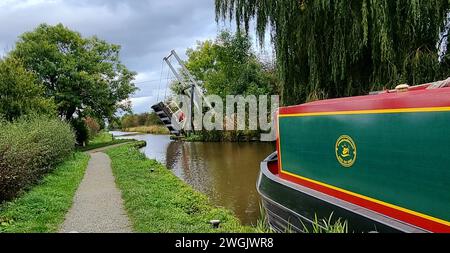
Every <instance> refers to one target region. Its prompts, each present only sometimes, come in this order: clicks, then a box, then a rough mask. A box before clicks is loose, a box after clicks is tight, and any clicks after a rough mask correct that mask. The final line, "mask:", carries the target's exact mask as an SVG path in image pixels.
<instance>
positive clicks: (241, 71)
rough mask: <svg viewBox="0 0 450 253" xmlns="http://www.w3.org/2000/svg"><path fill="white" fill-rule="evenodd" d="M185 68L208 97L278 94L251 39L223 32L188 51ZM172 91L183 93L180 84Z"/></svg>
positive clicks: (271, 72)
mask: <svg viewBox="0 0 450 253" xmlns="http://www.w3.org/2000/svg"><path fill="white" fill-rule="evenodd" d="M186 54H187V56H188V60H187V62H186V67H187V68H188V69H189V71H190V72H191V74H192V75H193V76H194V78H195V79H196V80H198V81H199V83H200V84H201V85H202V86H203V88H204V89H205V90H206V93H207V94H208V95H219V96H221V97H222V98H225V97H226V96H227V95H256V96H258V95H266V94H277V93H278V91H277V79H276V76H275V75H274V72H273V70H272V69H271V68H270V65H269V64H263V63H262V62H261V61H260V60H259V59H258V57H257V56H256V55H255V54H254V53H253V52H252V49H251V40H250V37H249V36H247V35H245V34H244V33H242V32H237V33H236V34H234V35H233V34H231V33H230V32H228V31H222V32H221V33H220V34H219V35H218V36H217V38H216V40H215V41H214V42H213V41H210V40H207V41H204V42H199V43H198V45H197V47H196V48H195V49H188V50H187V52H186ZM172 90H174V92H175V93H180V90H181V89H180V86H179V84H174V85H173V86H172Z"/></svg>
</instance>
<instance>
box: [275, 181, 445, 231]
mask: <svg viewBox="0 0 450 253" xmlns="http://www.w3.org/2000/svg"><path fill="white" fill-rule="evenodd" d="M280 177H281V178H282V179H285V180H288V181H291V182H294V183H297V184H300V185H302V186H305V187H308V188H310V189H313V190H316V191H319V192H321V193H325V194H327V195H330V196H333V197H335V198H338V199H341V200H344V201H347V202H350V203H352V204H355V205H359V206H362V207H365V208H367V209H370V210H372V211H375V212H378V213H381V214H384V215H387V216H389V217H392V218H394V219H397V220H400V221H403V222H406V223H409V224H412V225H414V226H417V227H420V228H423V229H426V230H428V231H431V232H437V233H450V227H449V226H446V225H444V224H441V223H438V222H435V221H432V220H428V219H426V218H423V217H419V216H416V215H413V214H410V213H406V212H403V211H401V210H397V209H394V208H391V207H388V206H384V205H381V204H378V203H375V202H372V201H369V200H366V199H362V198H359V197H356V196H353V195H349V194H347V193H344V192H341V191H337V190H334V189H331V188H328V187H325V186H322V185H319V184H315V183H313V182H309V181H306V180H303V179H301V178H297V177H293V176H290V175H287V174H284V173H283V172H281V173H280Z"/></svg>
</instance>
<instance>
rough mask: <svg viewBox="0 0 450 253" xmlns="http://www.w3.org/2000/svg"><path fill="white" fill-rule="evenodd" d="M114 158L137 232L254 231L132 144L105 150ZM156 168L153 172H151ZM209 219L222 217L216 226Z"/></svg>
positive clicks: (126, 204)
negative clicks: (148, 157) (215, 205)
mask: <svg viewBox="0 0 450 253" xmlns="http://www.w3.org/2000/svg"><path fill="white" fill-rule="evenodd" d="M106 153H107V154H108V155H109V157H110V158H111V161H112V169H113V172H114V175H115V177H116V184H117V186H118V187H119V188H120V190H121V191H122V197H123V199H124V202H125V208H126V209H127V212H128V216H129V217H130V219H131V221H132V223H133V228H134V231H136V232H179V233H211V232H225V233H227V232H255V231H254V229H253V228H251V227H246V226H242V225H241V224H240V222H239V220H238V219H237V218H236V217H235V216H234V215H233V214H232V213H231V211H229V210H226V209H224V208H217V207H214V206H213V205H211V203H210V202H209V200H208V198H207V197H206V196H205V195H203V194H202V193H200V192H197V191H195V190H194V189H192V188H191V187H190V186H189V185H187V184H186V183H184V182H183V181H181V180H180V179H179V178H177V177H176V176H175V175H173V174H172V173H171V172H170V171H169V170H168V169H167V168H166V167H165V166H163V165H161V164H160V163H158V162H157V161H155V160H149V159H147V158H146V157H145V155H144V154H142V153H140V152H139V151H138V150H137V149H136V148H135V147H134V146H133V144H130V145H124V146H120V147H116V148H112V149H109V150H107V151H106ZM152 170H153V172H152ZM210 220H220V221H221V223H220V227H219V228H218V229H214V228H212V227H211V225H210V224H209V221H210Z"/></svg>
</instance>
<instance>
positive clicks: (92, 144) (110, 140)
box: [78, 132, 133, 151]
mask: <svg viewBox="0 0 450 253" xmlns="http://www.w3.org/2000/svg"><path fill="white" fill-rule="evenodd" d="M131 141H133V140H130V139H114V137H113V135H112V134H110V133H108V132H101V133H99V134H98V135H97V136H95V137H94V139H92V140H90V141H89V144H88V145H87V146H86V147H80V148H79V149H78V150H79V151H89V150H93V149H97V148H103V147H107V146H111V145H116V144H121V143H126V142H131Z"/></svg>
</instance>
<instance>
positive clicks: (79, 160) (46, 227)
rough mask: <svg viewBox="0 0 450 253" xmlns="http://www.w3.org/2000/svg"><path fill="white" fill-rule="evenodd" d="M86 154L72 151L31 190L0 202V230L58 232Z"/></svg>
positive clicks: (86, 161)
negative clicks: (8, 200) (11, 199)
mask: <svg viewBox="0 0 450 253" xmlns="http://www.w3.org/2000/svg"><path fill="white" fill-rule="evenodd" d="M88 161H89V155H87V154H85V153H75V154H74V155H73V156H71V157H70V158H68V159H67V160H66V161H65V162H63V163H62V164H60V165H59V166H57V167H56V169H55V170H54V171H53V172H51V173H49V174H48V175H46V176H45V177H44V179H43V180H42V182H41V183H40V184H39V185H37V186H35V187H33V188H32V189H31V190H30V191H28V192H26V193H25V194H23V195H22V196H20V197H18V198H16V199H15V200H13V201H11V202H6V203H4V204H2V205H1V206H0V232H7V233H46V232H57V231H58V227H59V226H60V224H61V223H62V222H63V221H64V216H65V214H66V213H67V211H68V210H69V208H70V207H71V206H72V200H73V197H74V195H75V191H76V189H77V188H78V185H79V184H80V182H81V180H82V179H83V175H84V172H85V170H86V167H87V163H88Z"/></svg>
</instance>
